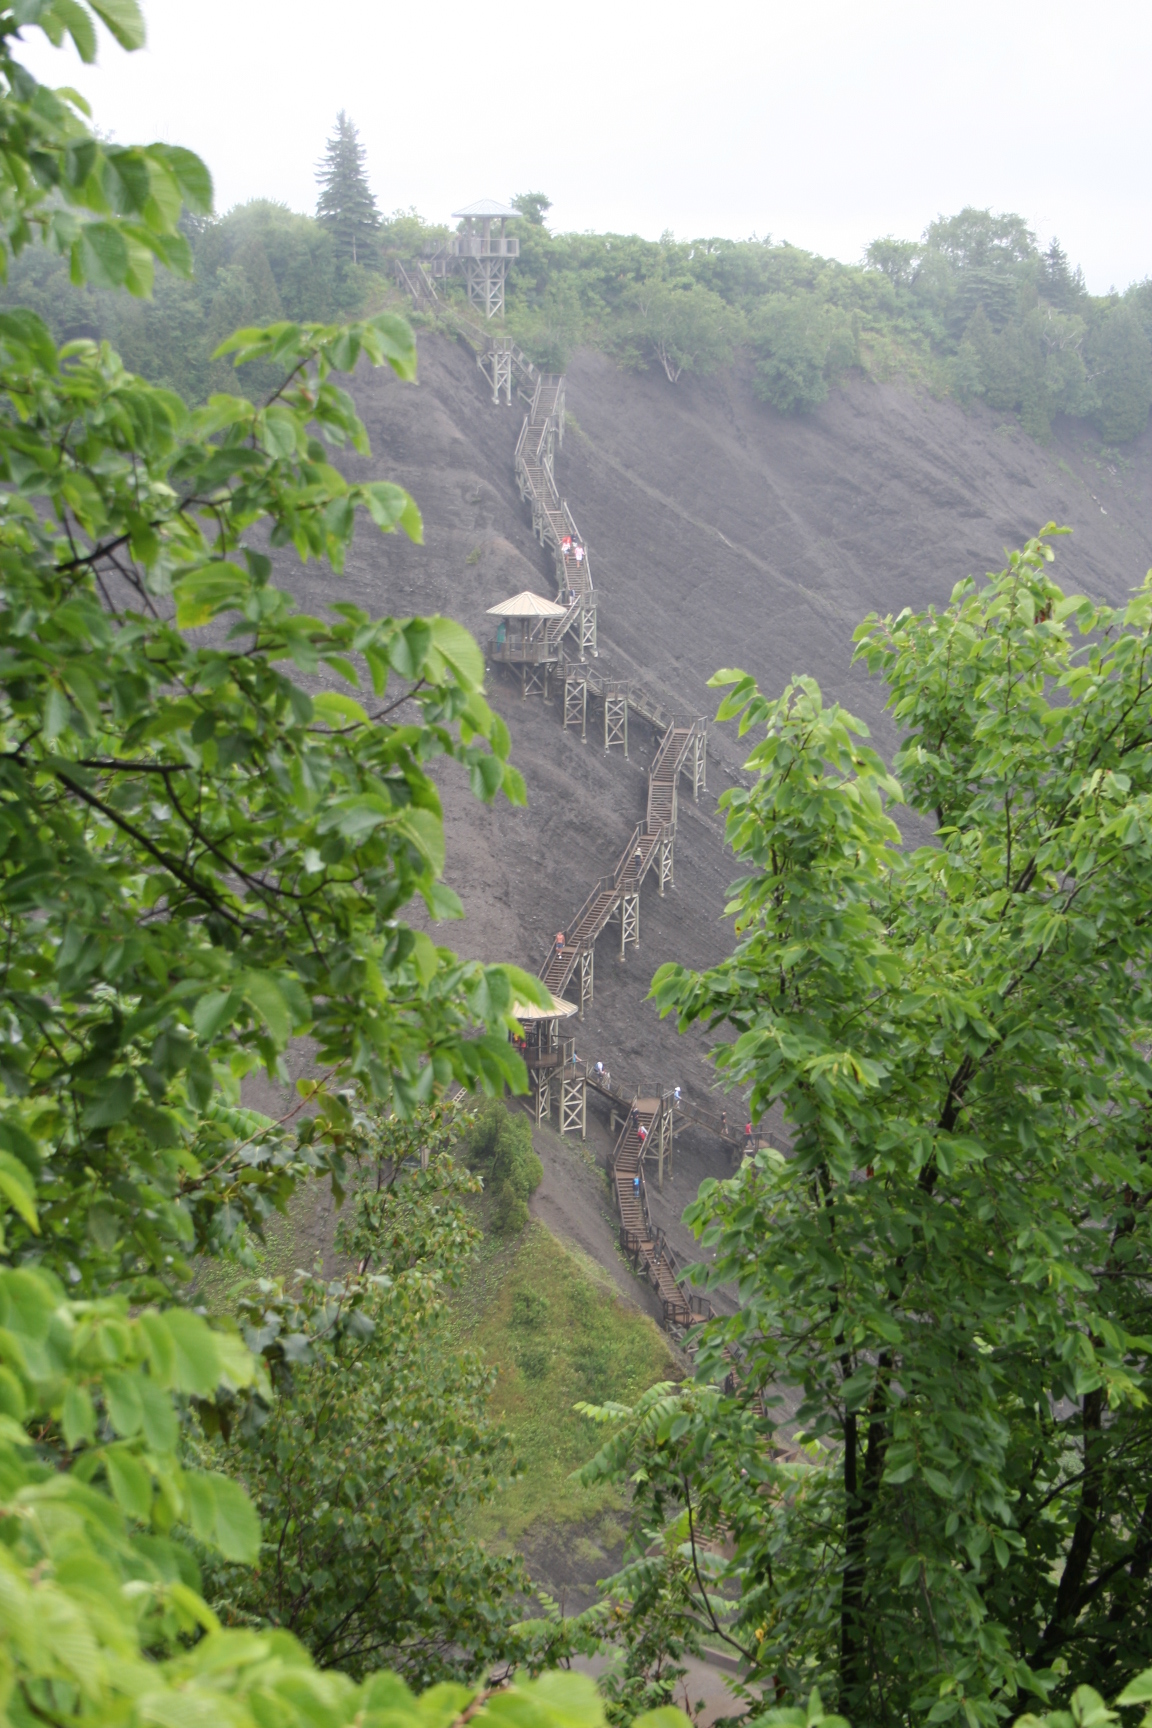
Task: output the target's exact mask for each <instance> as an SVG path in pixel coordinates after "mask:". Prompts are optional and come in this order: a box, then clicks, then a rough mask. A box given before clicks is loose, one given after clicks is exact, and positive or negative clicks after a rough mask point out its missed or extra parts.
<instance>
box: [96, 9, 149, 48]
mask: <svg viewBox="0 0 1152 1728" xmlns="http://www.w3.org/2000/svg"><path fill="white" fill-rule="evenodd" d="M89 3H90V5H91V7H92V10H93V12H95V14H96V16H97V17H98V18H100V19H101V20H102V21H103V22H104V23H105V24H106V25H107V26H108V28H109V30H110V31H111V32H112V34H113V36H115V38H116V40H117V42H119V44H120V46H121V48H127V49H128V50H129V52H131V51H132V50H133V49H136V48H143V46H144V43H145V41H146V39H147V38H146V31H145V28H144V19H143V16H142V15H141V12H140V8H139V6H138V5H137V4H136V0H89Z"/></svg>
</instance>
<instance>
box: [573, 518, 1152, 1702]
mask: <svg viewBox="0 0 1152 1728" xmlns="http://www.w3.org/2000/svg"><path fill="white" fill-rule="evenodd" d="M1051 558H1052V548H1051V546H1050V544H1049V539H1048V535H1047V532H1046V534H1045V535H1044V536H1043V537H1041V538H1040V539H1038V540H1035V541H1032V542H1030V543H1029V545H1028V546H1027V547H1026V548H1025V549H1024V551H1023V552H1021V553H1018V554H1014V555H1013V557H1012V559H1011V561H1010V563H1009V566H1008V568H1007V569H1006V570H1005V571H1003V572H1002V573H1001V574H1000V575H999V576H996V577H994V578H992V579H990V580H989V581H988V582H987V583H986V584H984V585H982V586H978V585H977V584H976V583H974V582H971V581H966V582H963V583H961V584H959V586H958V587H957V588H956V590H955V592H954V593H953V596H952V601H951V604H950V605H949V606H948V607H947V608H946V609H945V610H944V611H943V612H940V613H937V612H936V611H935V610H929V611H927V612H924V613H919V614H912V613H910V612H904V613H901V614H900V615H899V616H898V617H895V618H889V619H887V620H884V621H880V620H878V619H870V620H868V621H867V622H866V623H865V624H864V625H862V626H861V628H860V630H859V631H858V633H857V634H858V639H859V649H858V652H859V655H860V657H861V659H863V660H864V661H865V662H866V664H867V665H868V666H869V667H870V668H871V670H873V671H874V672H876V673H879V674H882V675H883V676H884V677H885V678H886V680H887V682H888V685H889V690H890V703H891V709H892V713H893V717H894V720H895V722H896V724H897V726H898V727H899V729H900V731H901V733H902V734H903V738H904V742H903V744H902V746H901V748H900V750H899V752H898V755H897V757H896V760H895V763H894V767H893V770H892V771H890V770H889V769H888V768H887V767H886V765H885V764H884V762H883V761H882V760H881V758H880V757H879V756H878V755H877V754H876V752H875V751H874V750H873V749H871V748H870V746H869V745H868V744H867V743H866V742H864V741H863V739H862V734H863V732H864V728H863V727H862V726H861V725H860V724H859V723H858V722H856V721H854V720H853V719H852V718H851V716H849V715H848V714H846V713H845V712H844V711H843V710H842V709H840V708H839V707H836V706H832V707H829V706H826V705H825V703H824V701H823V699H822V697H821V694H820V691H819V690H818V688H817V687H816V685H815V684H814V683H813V682H812V681H811V680H810V679H797V680H794V681H793V683H792V684H790V685H789V687H788V688H787V689H786V690H785V692H784V693H783V695H782V696H780V697H779V698H776V699H770V698H767V697H764V696H762V695H761V694H760V693H759V691H758V690H757V689H756V687H755V685H754V683H753V681H752V679H751V678H748V677H746V676H744V675H743V674H740V673H734V672H733V673H721V674H718V675H717V678H716V680H715V681H716V682H717V683H719V684H722V685H731V686H732V689H731V691H730V694H729V695H728V696H727V697H726V698H725V701H724V703H723V704H722V706H721V710H720V714H721V717H722V718H735V717H737V716H739V719H740V725H741V728H742V730H743V731H744V732H748V731H750V730H755V732H756V733H758V734H759V741H758V742H757V743H756V745H755V748H754V749H753V752H752V755H751V756H750V758H749V763H748V766H749V768H750V769H751V770H752V772H753V773H755V775H756V776H757V778H756V782H755V784H754V785H753V786H752V787H751V789H749V790H744V789H743V788H734V789H733V790H731V791H729V792H727V793H726V794H725V795H724V801H725V803H726V804H727V806H728V818H727V833H728V839H729V842H730V844H731V845H732V847H733V849H734V851H735V853H736V855H737V857H738V858H739V859H740V861H741V865H742V873H741V876H740V878H739V880H738V881H737V882H736V884H735V886H734V887H733V889H732V893H731V900H730V904H729V908H728V910H729V913H730V915H732V916H733V917H734V920H735V929H736V937H737V946H736V948H735V951H734V953H733V955H732V957H731V958H730V959H728V960H726V961H724V962H723V963H722V964H720V965H719V966H717V967H715V968H713V969H712V970H711V971H709V972H706V973H703V974H699V975H693V974H690V973H687V972H685V971H684V970H683V969H682V968H680V967H678V966H666V967H663V968H661V970H660V972H658V973H657V975H656V979H655V983H654V994H655V996H656V999H657V1001H658V1002H659V1003H660V1005H661V1007H662V1009H663V1010H664V1011H665V1012H674V1013H676V1014H677V1015H678V1017H679V1022H680V1024H681V1026H683V1027H688V1026H690V1025H694V1024H697V1023H702V1024H704V1025H706V1026H710V1027H712V1028H714V1029H715V1030H716V1031H717V1032H720V1031H724V1032H725V1033H726V1034H727V1036H726V1038H724V1039H722V1041H721V1042H720V1043H719V1044H718V1045H717V1046H716V1050H715V1061H716V1064H717V1068H718V1071H719V1073H720V1075H721V1076H722V1077H723V1079H724V1080H725V1081H726V1082H727V1083H728V1084H730V1085H733V1086H737V1087H739V1088H741V1089H742V1090H744V1089H746V1090H747V1093H748V1095H749V1098H750V1112H751V1114H752V1115H753V1116H754V1117H755V1116H758V1115H760V1114H761V1113H762V1112H763V1111H765V1110H767V1109H768V1108H769V1107H770V1106H772V1105H779V1106H781V1107H782V1108H783V1110H784V1113H785V1116H786V1119H787V1122H788V1126H789V1130H790V1136H791V1143H790V1145H789V1146H787V1147H786V1149H785V1151H784V1152H783V1153H781V1152H778V1151H769V1152H764V1153H761V1154H759V1155H757V1156H756V1157H754V1158H750V1159H749V1160H747V1161H746V1162H745V1164H744V1166H743V1168H742V1170H741V1171H740V1173H739V1174H738V1175H737V1176H736V1177H735V1178H734V1179H732V1180H731V1181H728V1182H723V1183H718V1184H717V1183H713V1184H706V1185H705V1187H704V1188H703V1189H702V1190H701V1193H700V1197H699V1199H698V1200H697V1201H696V1202H695V1203H694V1204H693V1206H692V1207H691V1208H690V1209H689V1213H688V1217H689V1219H690V1221H691V1222H692V1223H693V1226H694V1228H695V1229H696V1230H697V1232H698V1233H699V1234H700V1235H701V1237H702V1239H703V1241H704V1242H705V1243H707V1244H708V1245H709V1246H710V1248H711V1249H712V1250H713V1255H714V1258H713V1260H712V1262H711V1264H710V1266H709V1269H708V1273H707V1277H708V1279H709V1280H712V1281H715V1282H717V1283H720V1282H724V1283H731V1284H733V1285H736V1286H737V1287H738V1288H739V1290H740V1294H741V1307H740V1311H739V1313H738V1314H737V1315H735V1316H734V1317H733V1318H731V1319H728V1320H723V1321H718V1322H715V1323H713V1324H712V1325H711V1326H710V1327H707V1328H705V1329H704V1334H703V1338H702V1341H701V1349H700V1357H699V1360H700V1361H701V1363H702V1365H703V1372H704V1377H705V1379H706V1378H707V1375H708V1373H709V1372H711V1373H713V1374H715V1375H717V1376H719V1377H720V1379H721V1380H722V1379H723V1377H724V1376H727V1375H729V1374H730V1373H732V1372H733V1370H734V1372H735V1375H736V1385H735V1389H734V1390H733V1389H732V1387H731V1383H730V1386H729V1391H728V1392H727V1393H725V1392H724V1391H723V1390H719V1389H716V1388H713V1389H709V1388H708V1386H707V1385H701V1386H699V1387H697V1388H694V1389H693V1390H691V1391H690V1392H689V1393H687V1394H685V1395H683V1396H682V1397H676V1396H673V1395H671V1394H669V1393H667V1392H665V1394H663V1395H660V1394H652V1395H650V1398H649V1400H648V1403H647V1405H646V1406H645V1407H643V1408H641V1409H640V1410H639V1411H638V1412H637V1413H635V1414H634V1415H633V1416H632V1417H631V1418H629V1420H628V1423H627V1424H626V1426H625V1427H624V1429H623V1430H622V1431H621V1434H620V1436H619V1437H618V1438H617V1439H616V1440H615V1441H614V1442H612V1443H610V1445H609V1447H608V1448H607V1449H606V1452H605V1453H604V1455H603V1456H602V1458H601V1460H600V1464H599V1466H598V1468H599V1469H604V1468H617V1467H619V1468H626V1469H627V1470H628V1471H629V1472H630V1473H631V1477H632V1480H633V1481H635V1482H637V1483H638V1484H639V1490H638V1492H639V1496H640V1506H641V1509H642V1514H643V1520H642V1521H644V1522H646V1524H647V1525H648V1526H649V1527H654V1526H659V1525H663V1524H665V1523H666V1522H667V1520H668V1519H669V1518H670V1517H673V1516H674V1517H676V1518H678V1519H679V1520H680V1524H679V1526H678V1527H679V1528H680V1529H681V1531H682V1532H684V1533H685V1538H686V1539H689V1540H691V1541H692V1542H693V1544H694V1548H695V1551H697V1552H699V1548H698V1547H696V1543H697V1539H698V1538H699V1536H700V1535H701V1533H702V1534H703V1535H705V1536H708V1535H712V1536H716V1535H718V1533H719V1532H721V1531H722V1532H723V1534H724V1538H725V1541H726V1543H727V1544H729V1547H728V1552H731V1553H733V1554H734V1559H733V1560H732V1561H731V1563H730V1564H729V1563H727V1562H726V1561H724V1560H722V1559H720V1558H719V1557H718V1554H717V1550H716V1549H715V1548H712V1549H711V1555H710V1558H709V1559H708V1560H707V1561H705V1560H704V1559H703V1558H701V1560H700V1572H699V1574H698V1576H697V1581H696V1582H697V1601H696V1612H697V1613H699V1614H702V1615H703V1616H704V1617H705V1619H706V1620H707V1619H708V1618H709V1617H712V1616H714V1617H715V1619H716V1620H717V1622H718V1625H719V1627H720V1635H722V1636H726V1637H730V1638H731V1639H732V1640H733V1642H734V1644H735V1645H736V1646H737V1647H738V1648H740V1649H741V1650H742V1651H743V1652H744V1655H745V1660H746V1661H747V1664H748V1669H749V1671H750V1672H751V1673H754V1674H756V1675H759V1676H764V1675H769V1674H770V1675H774V1676H777V1677H778V1678H779V1682H780V1684H781V1685H782V1686H783V1687H784V1688H785V1690H786V1691H788V1692H796V1691H799V1692H801V1693H806V1692H807V1690H808V1688H809V1686H810V1685H811V1683H812V1681H813V1680H819V1681H820V1683H821V1684H822V1685H825V1686H827V1687H830V1688H832V1689H833V1691H834V1694H835V1696H836V1697H837V1699H838V1700H839V1708H841V1709H843V1710H844V1711H845V1713H846V1714H848V1715H851V1716H853V1717H854V1718H855V1719H856V1720H858V1721H861V1722H865V1721H867V1722H873V1721H879V1720H906V1719H909V1718H911V1717H915V1716H919V1715H920V1714H925V1715H928V1714H929V1713H930V1719H931V1720H933V1721H944V1720H948V1719H949V1718H950V1717H951V1716H953V1715H959V1714H961V1713H966V1715H967V1719H968V1720H969V1722H987V1723H991V1722H994V1721H996V1720H998V1719H1000V1718H1001V1717H1003V1716H1005V1715H1011V1714H1013V1713H1014V1712H1016V1711H1018V1710H1020V1709H1021V1708H1022V1706H1023V1701H1024V1698H1026V1697H1027V1696H1028V1695H1029V1694H1032V1695H1033V1696H1037V1695H1038V1696H1039V1697H1046V1696H1050V1695H1051V1693H1052V1692H1053V1691H1059V1689H1060V1688H1061V1687H1062V1686H1063V1685H1064V1680H1063V1676H1064V1675H1067V1674H1069V1673H1070V1674H1071V1675H1072V1676H1073V1677H1077V1678H1080V1679H1084V1680H1087V1681H1089V1682H1091V1684H1093V1685H1095V1686H1097V1687H1098V1688H1099V1689H1100V1690H1102V1691H1105V1692H1108V1693H1113V1692H1114V1691H1115V1690H1117V1689H1118V1688H1119V1687H1120V1686H1121V1685H1122V1684H1123V1683H1124V1681H1125V1680H1126V1679H1127V1678H1129V1677H1131V1676H1132V1675H1133V1674H1135V1673H1137V1672H1139V1670H1140V1669H1141V1668H1142V1667H1144V1666H1145V1665H1146V1664H1147V1663H1148V1661H1149V1657H1150V1656H1152V1589H1150V1587H1149V1578H1150V1576H1152V1423H1150V1421H1149V1418H1148V1414H1147V1410H1148V1405H1147V1387H1148V1371H1149V1353H1150V1352H1152V1342H1150V1341H1149V1340H1150V1335H1152V1312H1150V1310H1149V1303H1148V1290H1149V1279H1150V1277H1152V1228H1150V1221H1149V1206H1148V1201H1149V1197H1150V1196H1152V1161H1150V1159H1149V1144H1150V1142H1149V1123H1150V1121H1152V1068H1150V1067H1149V1063H1148V1049H1149V1046H1150V1044H1152V974H1150V969H1149V931H1150V928H1152V818H1150V811H1152V769H1150V763H1152V753H1150V744H1152V576H1150V577H1149V579H1148V581H1146V582H1145V584H1144V585H1143V586H1142V587H1140V588H1139V589H1138V590H1137V591H1136V593H1135V595H1134V597H1133V598H1132V600H1131V601H1130V602H1129V604H1128V605H1127V606H1125V607H1122V608H1119V609H1114V608H1111V607H1107V606H1102V605H1098V604H1096V603H1094V602H1092V601H1089V600H1087V599H1084V598H1083V597H1081V596H1076V595H1071V596H1069V595H1065V594H1064V593H1063V592H1062V591H1061V589H1060V588H1059V587H1058V586H1057V585H1056V583H1055V582H1054V581H1053V579H1052V576H1051V574H1050V571H1049V563H1050V560H1051ZM901 798H906V799H907V801H908V803H909V805H910V806H911V808H912V810H913V811H914V812H915V813H916V816H917V818H918V819H920V820H925V819H926V820H928V821H930V822H931V824H932V827H933V829H934V838H933V840H932V842H931V843H930V844H927V845H919V846H912V845H907V844H905V842H904V840H903V838H902V835H901V831H900V829H899V827H898V826H897V824H896V822H895V820H894V818H893V814H892V812H893V810H894V809H895V808H896V807H898V805H899V803H900V800H901ZM725 1352H727V1354H725ZM761 1397H762V1398H765V1399H767V1400H768V1403H769V1407H770V1408H771V1406H772V1402H773V1400H776V1399H779V1398H790V1399H791V1400H793V1401H794V1404H795V1405H798V1409H797V1411H796V1416H795V1424H796V1425H798V1427H799V1428H800V1429H801V1430H802V1431H803V1434H804V1436H805V1437H806V1441H805V1445H806V1450H804V1451H803V1452H800V1453H796V1454H795V1455H794V1456H793V1457H791V1458H789V1457H788V1456H787V1455H785V1456H784V1457H781V1456H775V1457H774V1456H773V1453H772V1450H771V1442H772V1439H773V1436H774V1435H775V1436H776V1437H777V1438H781V1436H780V1431H779V1424H780V1421H781V1418H780V1416H771V1415H770V1417H769V1420H768V1421H767V1423H765V1422H764V1420H763V1418H762V1416H761V1415H760V1406H759V1403H758V1400H759V1399H760V1398H761ZM785 1434H787V1435H788V1437H789V1439H790V1440H791V1441H792V1443H793V1444H794V1443H795V1436H794V1434H793V1430H792V1429H791V1428H790V1427H786V1428H785ZM637 1471H639V1474H636V1472H637ZM693 1532H695V1533H696V1534H695V1536H693ZM701 1546H702V1545H701ZM736 1582H738V1584H739V1588H740V1596H739V1602H738V1605H735V1606H734V1605H733V1602H732V1600H731V1597H730V1596H728V1595H726V1590H727V1591H730V1590H731V1588H732V1586H733V1584H734V1583H736Z"/></svg>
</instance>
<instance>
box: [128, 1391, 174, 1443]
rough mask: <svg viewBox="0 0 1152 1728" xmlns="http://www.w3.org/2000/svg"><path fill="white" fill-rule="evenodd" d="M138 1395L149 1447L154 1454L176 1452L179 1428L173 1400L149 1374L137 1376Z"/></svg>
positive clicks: (145, 1436)
mask: <svg viewBox="0 0 1152 1728" xmlns="http://www.w3.org/2000/svg"><path fill="white" fill-rule="evenodd" d="M136 1394H137V1397H138V1398H139V1400H140V1412H141V1418H142V1422H143V1428H144V1438H145V1440H146V1441H147V1442H148V1445H149V1446H150V1447H151V1449H152V1451H153V1452H160V1453H164V1452H174V1451H175V1450H176V1441H177V1437H178V1435H179V1426H178V1424H177V1421H176V1412H175V1410H174V1409H173V1408H172V1400H171V1398H170V1397H169V1396H168V1394H167V1392H165V1391H164V1390H163V1389H162V1388H161V1386H160V1385H159V1383H158V1382H157V1381H155V1380H154V1379H152V1377H151V1376H150V1375H148V1374H141V1375H139V1376H137V1379H136Z"/></svg>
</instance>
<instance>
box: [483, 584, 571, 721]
mask: <svg viewBox="0 0 1152 1728" xmlns="http://www.w3.org/2000/svg"><path fill="white" fill-rule="evenodd" d="M488 616H489V617H490V618H498V619H499V620H500V623H499V624H498V625H497V628H496V635H495V637H494V638H493V640H492V641H491V642H489V644H488V657H489V659H491V660H499V661H501V662H502V664H504V665H505V666H519V668H520V694H521V695H522V696H530V695H532V693H533V692H534V691H541V692H543V693H544V694H545V695H546V694H547V681H548V670H549V667H551V666H555V665H556V663H557V662H558V661H559V659H560V641H561V638H562V636H563V634H564V630H565V629H566V628H567V626H566V625H565V626H561V627H557V626H556V624H555V623H554V622H553V621H554V620H556V619H560V618H567V616H568V609H567V608H566V607H564V606H560V605H557V603H556V601H555V600H545V598H544V596H543V595H542V594H533V592H532V590H531V589H530V588H525V589H523V590H522V592H521V593H519V594H513V596H512V598H511V599H510V600H501V601H500V602H499V604H498V605H496V606H489V608H488ZM517 623H519V625H520V629H519V631H517V630H516V629H515V625H516V624H517Z"/></svg>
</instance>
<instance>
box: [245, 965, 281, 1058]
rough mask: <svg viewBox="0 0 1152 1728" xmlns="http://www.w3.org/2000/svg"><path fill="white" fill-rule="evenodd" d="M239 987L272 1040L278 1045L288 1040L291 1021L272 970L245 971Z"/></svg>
mask: <svg viewBox="0 0 1152 1728" xmlns="http://www.w3.org/2000/svg"><path fill="white" fill-rule="evenodd" d="M240 988H241V990H242V991H243V992H244V995H245V996H246V997H247V998H248V1001H249V1002H250V1003H251V1004H252V1006H253V1008H255V1010H256V1012H257V1013H258V1014H259V1015H260V1016H261V1017H262V1019H263V1020H264V1022H265V1024H266V1025H267V1027H268V1030H269V1032H270V1033H271V1034H272V1038H273V1041H274V1042H275V1043H276V1044H278V1045H284V1044H286V1043H287V1042H288V1039H289V1036H290V1035H291V1032H292V1021H291V1018H290V1016H289V1013H288V1004H287V1003H286V1002H285V1000H284V993H283V991H282V990H281V988H280V982H279V979H278V978H277V977H276V976H275V974H274V973H272V972H246V973H245V974H244V976H243V978H242V979H241V980H240Z"/></svg>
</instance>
